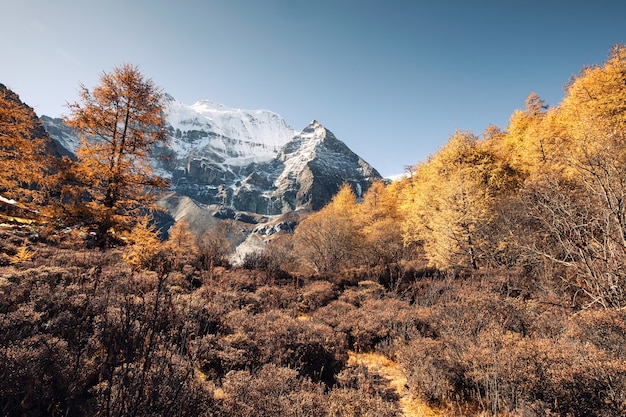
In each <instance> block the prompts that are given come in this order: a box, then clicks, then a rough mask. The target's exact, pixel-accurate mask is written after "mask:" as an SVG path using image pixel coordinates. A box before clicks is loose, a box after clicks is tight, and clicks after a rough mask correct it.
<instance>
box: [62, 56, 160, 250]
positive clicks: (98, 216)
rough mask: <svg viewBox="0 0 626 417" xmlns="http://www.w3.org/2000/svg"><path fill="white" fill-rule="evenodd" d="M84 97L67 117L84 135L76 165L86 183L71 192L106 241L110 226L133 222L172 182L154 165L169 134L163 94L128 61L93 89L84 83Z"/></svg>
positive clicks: (77, 178) (78, 176) (75, 172)
mask: <svg viewBox="0 0 626 417" xmlns="http://www.w3.org/2000/svg"><path fill="white" fill-rule="evenodd" d="M80 96H81V101H82V103H74V104H71V105H70V109H71V114H70V116H69V117H68V118H67V119H66V122H67V124H68V125H69V126H71V127H73V128H74V129H76V130H77V131H78V132H79V134H80V136H81V142H80V146H79V148H78V151H77V157H78V161H77V163H76V164H75V166H73V168H72V169H73V171H72V177H73V179H74V180H75V181H76V183H78V184H79V185H80V186H74V187H72V189H70V191H71V192H72V193H73V194H74V196H79V197H78V198H80V199H81V200H82V202H79V205H82V206H83V210H81V211H79V212H81V213H82V214H83V215H85V214H86V215H88V216H89V219H88V220H90V221H92V222H94V223H95V224H96V225H97V226H98V238H99V241H100V243H101V244H102V245H106V244H107V243H108V237H109V236H108V231H109V229H111V228H115V227H118V228H124V227H127V226H129V225H130V224H132V221H131V220H132V217H133V215H136V213H137V211H138V210H139V209H142V208H145V207H146V206H147V205H148V204H149V203H150V202H151V201H153V199H154V194H153V192H152V191H154V189H155V188H156V189H159V188H165V187H166V186H167V182H166V181H165V180H164V179H162V178H160V177H158V176H156V175H154V173H153V172H152V170H151V167H150V157H151V156H152V151H153V148H154V146H155V145H159V144H162V143H163V142H165V140H166V138H167V136H166V130H165V118H164V113H163V105H162V93H161V91H160V89H158V88H157V87H156V86H155V84H154V83H153V82H152V80H150V79H146V78H144V76H143V75H142V74H141V73H140V72H139V70H138V68H137V67H135V66H133V65H130V64H126V65H123V66H121V67H116V68H114V69H113V71H112V72H111V73H103V74H102V75H101V77H100V85H99V86H97V87H95V88H94V89H93V91H90V90H89V89H87V88H86V87H84V86H82V85H81V92H80ZM81 186H82V187H81ZM85 195H87V196H88V197H87V199H86V202H85V198H84V196H85Z"/></svg>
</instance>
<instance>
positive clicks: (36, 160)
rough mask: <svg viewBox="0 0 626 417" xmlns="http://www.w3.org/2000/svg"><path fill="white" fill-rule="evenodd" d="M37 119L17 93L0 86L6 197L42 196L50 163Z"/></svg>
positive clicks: (0, 172) (0, 173)
mask: <svg viewBox="0 0 626 417" xmlns="http://www.w3.org/2000/svg"><path fill="white" fill-rule="evenodd" d="M38 123H39V122H38V120H37V118H36V116H35V115H34V113H33V112H32V111H31V110H30V109H29V108H28V107H27V106H26V105H24V104H23V103H22V102H21V101H20V100H19V97H18V96H17V94H15V93H13V92H12V91H10V90H9V89H7V88H5V87H4V86H3V85H0V193H2V195H4V196H6V197H7V198H16V199H20V200H21V199H27V200H31V199H33V198H34V199H36V200H38V199H39V198H38V197H41V194H40V193H39V192H38V191H41V187H42V185H43V184H44V183H45V182H46V175H45V173H46V169H48V168H49V167H48V166H47V164H48V162H47V161H46V158H45V156H44V153H45V143H44V140H43V138H37V137H35V135H34V130H35V127H36V126H37V124H38Z"/></svg>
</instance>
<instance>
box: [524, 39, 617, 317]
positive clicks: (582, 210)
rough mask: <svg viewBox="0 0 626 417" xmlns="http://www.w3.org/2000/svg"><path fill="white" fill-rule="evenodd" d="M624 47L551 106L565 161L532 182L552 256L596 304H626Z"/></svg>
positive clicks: (536, 214)
mask: <svg viewBox="0 0 626 417" xmlns="http://www.w3.org/2000/svg"><path fill="white" fill-rule="evenodd" d="M625 85H626V47H625V46H623V45H617V46H615V47H614V48H613V50H612V51H611V53H610V55H609V58H608V59H607V61H606V62H605V63H604V64H603V65H601V66H593V67H588V68H585V69H583V70H582V71H581V73H580V74H579V76H577V77H575V78H573V79H572V81H571V82H570V84H569V85H568V87H567V94H566V97H565V98H564V100H563V101H562V103H561V104H560V106H559V107H558V108H557V109H556V110H555V111H554V113H553V121H552V125H553V126H556V127H557V129H556V130H554V131H556V132H558V133H557V134H556V135H555V134H554V131H552V132H551V135H548V134H546V135H545V136H547V137H550V136H552V137H555V136H556V137H558V139H559V143H560V145H561V146H560V149H559V152H560V154H561V158H560V161H559V164H560V167H559V169H553V170H552V174H551V175H547V176H544V177H539V176H536V177H535V178H534V179H533V181H532V182H529V184H528V186H527V188H528V189H529V190H530V192H529V193H528V194H529V195H530V198H531V199H530V201H529V204H528V206H529V210H531V211H532V212H533V213H534V214H533V215H534V217H535V219H539V220H540V222H541V227H542V228H543V229H544V233H545V235H546V236H547V238H549V239H551V240H550V241H551V242H553V245H552V247H551V246H546V247H543V248H541V251H540V252H541V253H542V254H543V255H544V256H545V258H546V259H548V260H549V261H551V262H557V263H559V264H561V265H562V266H565V267H566V269H567V271H570V277H571V279H570V280H569V282H570V283H571V284H572V285H574V286H576V287H577V288H578V289H579V290H580V291H582V292H584V293H585V294H587V295H588V296H589V299H590V300H591V301H590V304H599V305H602V306H604V307H612V306H619V307H624V306H626V290H625V289H624V288H626V273H624V272H623V271H625V270H626V255H625V254H626V181H625V178H626V88H625V87H624V86H625Z"/></svg>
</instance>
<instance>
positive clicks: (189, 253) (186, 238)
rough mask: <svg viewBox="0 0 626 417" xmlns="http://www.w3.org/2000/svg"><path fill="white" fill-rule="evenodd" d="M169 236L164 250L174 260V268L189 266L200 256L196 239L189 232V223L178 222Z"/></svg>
mask: <svg viewBox="0 0 626 417" xmlns="http://www.w3.org/2000/svg"><path fill="white" fill-rule="evenodd" d="M168 234H169V237H168V239H167V241H166V242H165V244H164V249H165V251H166V252H167V253H168V254H169V255H170V256H171V257H172V258H173V261H174V267H180V266H183V265H185V264H188V263H190V262H192V261H193V260H194V258H196V257H197V256H198V245H197V243H196V237H195V235H194V234H193V233H191V232H190V231H189V223H187V222H186V221H184V220H177V221H176V223H174V225H173V226H172V227H171V228H170V229H169V231H168Z"/></svg>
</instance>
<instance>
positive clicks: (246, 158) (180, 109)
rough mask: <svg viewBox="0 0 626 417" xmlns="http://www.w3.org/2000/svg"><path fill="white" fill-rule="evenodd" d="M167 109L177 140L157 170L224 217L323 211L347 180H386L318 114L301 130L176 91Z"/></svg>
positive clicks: (56, 125)
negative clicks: (184, 99)
mask: <svg viewBox="0 0 626 417" xmlns="http://www.w3.org/2000/svg"><path fill="white" fill-rule="evenodd" d="M166 109H167V115H166V118H167V123H168V130H169V134H170V141H169V144H168V146H166V147H164V148H161V149H158V150H157V152H156V153H157V156H159V157H161V158H159V159H155V161H154V167H155V169H156V170H157V172H158V173H159V175H161V176H164V177H167V178H170V179H171V180H172V190H173V191H175V192H176V193H177V194H179V195H184V196H188V197H190V198H192V199H193V200H195V201H197V202H198V203H200V204H202V205H207V206H209V205H211V206H213V205H215V206H217V207H219V208H220V211H221V215H222V216H224V217H229V216H232V217H234V216H236V215H237V213H238V212H247V213H253V214H257V215H269V216H272V215H279V214H284V213H288V212H290V211H294V210H297V209H302V208H307V209H313V210H316V209H319V208H321V207H323V206H324V205H325V204H326V203H327V202H328V201H330V199H331V198H332V196H333V195H334V194H335V193H336V192H337V190H338V189H339V187H340V186H341V185H342V184H343V183H344V182H348V183H350V184H352V186H353V188H354V190H355V192H356V193H357V194H359V193H362V192H364V191H365V190H367V188H368V187H369V184H371V182H372V181H374V180H379V179H381V176H380V174H379V173H378V172H377V171H376V170H375V169H374V168H373V167H372V166H370V165H369V164H368V163H367V162H365V161H364V160H363V159H361V158H360V157H359V156H358V155H356V154H355V153H354V152H352V151H351V150H350V149H349V148H348V147H347V146H346V145H345V144H344V143H343V142H341V141H340V140H338V139H337V138H336V137H335V136H334V135H333V134H332V133H331V132H330V131H329V130H327V129H326V128H325V127H324V126H322V125H321V124H320V123H319V122H317V121H313V122H312V123H311V124H309V125H308V126H306V127H305V128H304V129H303V130H302V131H301V132H297V131H295V130H294V129H293V128H291V127H290V126H289V125H288V124H287V123H286V122H285V121H284V120H283V119H282V118H281V117H280V116H279V115H277V114H276V113H273V112H270V111H267V110H243V109H234V108H229V107H226V106H224V105H221V104H218V103H214V102H210V101H199V102H197V103H195V104H193V105H190V106H189V105H185V104H183V103H181V102H179V101H177V100H175V99H174V98H172V97H169V96H168V97H167V100H166ZM41 121H42V123H43V125H44V127H45V128H46V130H47V131H48V133H49V134H50V136H51V137H52V138H53V139H54V140H55V141H56V142H57V143H58V144H59V145H60V146H61V147H63V148H64V149H66V150H67V151H68V152H70V153H71V152H74V151H75V150H76V147H77V145H78V139H77V137H76V135H75V134H74V133H73V132H71V130H69V129H68V128H67V127H66V126H65V125H64V124H63V123H62V121H61V119H52V118H50V117H46V116H43V117H42V118H41ZM163 157H164V158H163ZM248 217H249V219H252V220H253V219H254V216H248ZM252 220H251V221H252Z"/></svg>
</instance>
